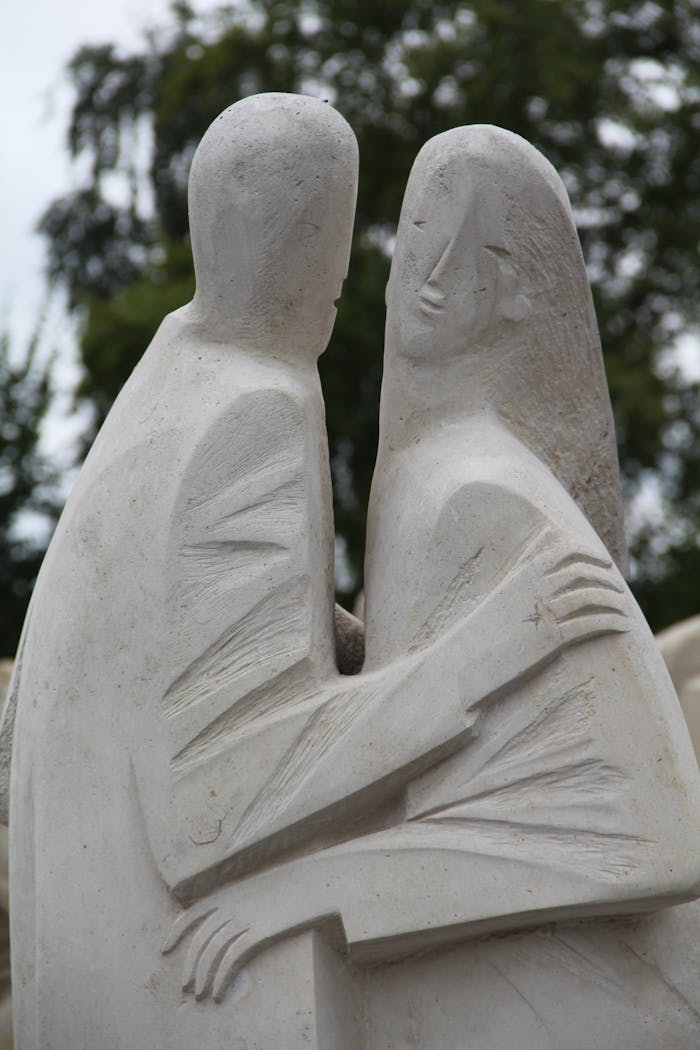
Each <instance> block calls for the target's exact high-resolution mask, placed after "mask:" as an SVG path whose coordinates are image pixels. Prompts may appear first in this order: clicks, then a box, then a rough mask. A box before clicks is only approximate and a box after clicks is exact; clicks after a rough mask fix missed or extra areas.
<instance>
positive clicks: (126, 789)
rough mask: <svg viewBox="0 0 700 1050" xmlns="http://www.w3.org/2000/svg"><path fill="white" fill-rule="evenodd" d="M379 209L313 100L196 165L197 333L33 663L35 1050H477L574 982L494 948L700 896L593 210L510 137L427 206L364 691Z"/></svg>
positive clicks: (390, 409)
mask: <svg viewBox="0 0 700 1050" xmlns="http://www.w3.org/2000/svg"><path fill="white" fill-rule="evenodd" d="M356 178H357V148H356V144H355V140H354V137H353V135H352V132H351V131H350V129H349V128H348V126H347V125H346V124H345V122H344V121H343V120H342V118H341V117H340V116H339V115H338V114H337V113H335V111H333V110H332V109H331V108H330V107H328V106H327V105H324V104H323V103H321V102H319V101H317V100H314V99H311V98H306V97H299V96H285V95H264V96H256V97H253V98H250V99H247V100H245V101H243V102H241V103H238V104H237V105H235V106H233V107H231V109H229V110H227V111H226V112H225V113H223V114H222V115H221V117H219V118H218V120H217V121H215V122H214V124H213V125H212V126H211V128H210V129H209V131H208V132H207V134H206V135H205V137H204V139H203V140H202V143H201V145H200V147H199V149H198V151H197V154H196V156H195V159H194V161H193V166H192V173H191V178H190V221H191V235H192V245H193V253H194V258H195V267H196V272H197V291H196V294H195V297H194V299H193V301H192V303H191V304H189V306H187V307H184V308H183V309H182V310H179V311H177V312H176V313H174V314H172V315H171V316H170V317H169V318H167V319H166V320H165V321H164V323H163V325H162V326H161V328H160V330H159V332H158V333H157V335H156V337H155V339H154V341H153V343H152V345H151V346H150V347H149V349H148V351H147V352H146V354H145V356H144V358H143V360H142V361H141V363H140V365H139V366H138V368H137V369H136V371H135V372H134V375H133V376H132V378H131V380H130V381H129V383H128V384H127V386H126V387H125V388H124V390H123V392H122V394H121V395H120V397H119V399H118V400H117V402H116V404H115V406H114V408H113V410H112V412H111V413H110V416H109V418H108V420H107V422H106V423H105V426H104V427H103V429H102V431H101V433H100V435H99V437H98V439H97V441H96V443H95V445H94V447H93V449H92V451H91V453H90V456H89V457H88V460H87V461H86V464H85V467H84V468H83V471H82V473H81V475H80V478H79V480H78V483H77V485H76V489H75V491H74V493H73V494H72V496H71V499H70V501H69V503H68V506H67V508H66V511H65V512H64V515H63V517H62V520H61V523H60V525H59V527H58V529H57V532H56V536H55V538H54V540H53V542H52V545H51V548H50V550H49V553H48V555H47V558H46V561H45V564H44V567H43V569H42V573H41V576H40V579H39V582H38V584H37V588H36V591H35V596H34V599H33V602H32V610H31V612H30V615H29V617H28V621H27V625H26V627H25V632H24V640H23V642H22V645H21V648H20V653H19V657H18V662H17V670H16V673H15V683H14V686H13V690H12V693H13V697H14V706H15V709H16V716H15V728H14V747H13V759H12V788H11V791H12V829H13V836H14V837H13V851H12V872H11V876H12V880H13V887H14V889H13V895H14V899H13V918H12V922H13V951H14V967H15V977H16V981H15V985H16V1013H17V1022H16V1036H17V1045H18V1046H19V1048H20V1050H30V1048H32V1050H34V1048H35V1050H39V1048H41V1050H45V1048H48V1047H50V1046H51V1047H57V1048H61V1050H63V1048H65V1050H68V1047H71V1048H72V1050H79V1048H85V1050H87V1048H88V1047H90V1048H93V1047H95V1046H99V1047H108V1046H109V1047H114V1048H115V1050H117V1048H119V1050H131V1048H133V1047H134V1046H152V1047H163V1048H166V1047H167V1048H168V1050H180V1048H182V1050H185V1048H191V1047H192V1046H197V1047H201V1048H202V1050H208V1048H212V1050H219V1048H224V1047H228V1046H236V1047H240V1048H243V1047H250V1048H253V1047H258V1048H266V1050H273V1048H276V1047H283V1046H284V1047H285V1048H296V1047H302V1046H303V1047H307V1046H308V1045H312V1046H316V1047H317V1048H318V1050H360V1048H362V1050H374V1048H375V1047H376V1048H377V1050H378V1048H379V1047H380V1046H381V1047H388V1046H397V1047H398V1046H403V1045H407V1044H406V1040H404V1041H403V1042H402V1039H403V1036H401V1035H400V1034H399V1033H400V1032H401V1031H405V1030H406V1024H410V1025H413V1028H414V1030H415V1031H414V1035H413V1036H410V1037H408V1039H409V1042H408V1045H416V1046H417V1045H420V1041H419V1038H418V1035H417V1034H416V1033H417V1032H418V1029H419V1028H420V1029H421V1030H422V1029H425V1030H426V1031H430V1032H432V1034H431V1036H430V1039H431V1040H432V1042H431V1044H430V1045H435V1046H436V1048H437V1047H438V1046H439V1047H440V1048H441V1050H443V1048H444V1050H449V1048H452V1047H455V1050H457V1047H458V1046H461V1045H462V1044H461V1043H459V1042H455V1040H456V1039H458V1038H459V1035H458V1033H459V1031H460V1026H463V1017H462V1014H461V1013H460V1011H461V1010H463V1008H462V1007H460V1008H459V1009H457V1010H456V1013H454V1016H451V1018H450V1019H449V1020H448V1021H447V1022H446V1024H447V1027H446V1028H445V1029H444V1031H442V1032H440V1031H438V1030H437V1029H436V1027H435V1025H436V1023H437V1024H438V1029H439V1027H440V1024H442V1022H439V1021H436V1017H437V1014H436V1013H435V1009H436V1007H435V1005H434V1004H435V1003H439V1000H440V995H441V994H443V993H442V992H440V993H439V994H438V993H437V992H436V994H435V995H434V996H433V999H432V1000H431V1002H433V1006H432V1007H428V1006H427V1005H425V1003H424V1004H423V1005H419V1007H417V1008H419V1012H420V1016H418V1017H416V1016H415V1014H413V1013H412V1011H413V1010H414V1005H415V1004H419V1003H420V1000H421V993H420V991H419V988H420V987H422V988H424V989H428V988H433V989H435V988H436V985H435V980H436V975H439V974H441V973H442V972H443V967H444V965H453V966H454V967H455V973H462V974H463V977H464V974H467V975H468V974H469V973H472V972H476V971H477V970H478V969H479V967H480V966H481V965H482V962H483V960H485V963H484V964H485V965H487V966H489V967H491V968H492V969H493V968H494V967H495V968H496V969H498V967H499V966H501V967H503V966H504V965H505V964H504V962H503V959H502V958H501V955H502V954H503V953H505V954H506V955H507V956H508V958H509V959H511V962H513V960H514V959H517V957H518V953H520V954H521V955H522V953H523V951H526V952H530V955H533V953H534V954H535V955H537V954H538V952H539V955H540V956H542V948H541V944H542V935H541V934H539V933H520V934H517V935H513V937H517V938H520V940H514V939H513V938H512V937H511V938H507V939H506V940H504V941H502V942H499V943H502V944H504V945H505V947H504V948H503V950H502V951H501V949H498V948H494V947H493V942H490V941H487V942H485V946H484V945H479V944H474V945H471V944H468V943H466V942H467V940H468V938H473V937H475V936H477V935H483V934H487V933H491V932H494V931H501V930H521V929H523V928H525V927H528V926H535V925H540V924H542V923H543V922H551V921H553V920H560V921H569V922H571V921H574V920H577V919H580V918H584V917H589V916H594V917H602V916H608V915H613V916H620V915H623V914H625V913H630V912H633V913H638V912H643V911H646V910H649V909H654V908H657V907H659V906H660V905H663V904H667V903H672V902H676V901H680V900H683V899H687V898H690V897H692V896H693V895H694V893H695V891H696V887H697V884H698V882H699V881H700V838H699V836H698V827H697V825H698V816H697V815H696V813H697V802H698V798H699V797H700V782H699V774H698V769H697V765H696V763H695V759H694V757H693V754H692V751H691V748H690V744H689V741H688V736H687V731H686V730H685V727H684V724H683V720H682V715H681V713H680V711H679V709H678V705H677V701H676V699H675V696H674V694H673V690H672V687H671V685H670V681H669V679H668V675H667V673H666V671H665V669H664V666H663V663H662V661H661V659H660V657H659V655H658V653H657V652H656V650H655V648H654V646H653V642H652V641H651V637H650V635H649V631H648V628H647V627H646V625H645V624H644V621H643V619H642V617H641V614H640V613H639V610H638V609H637V608H636V606H635V605H634V602H633V600H632V598H631V596H630V594H629V591H628V590H627V588H626V585H625V584H624V581H623V579H622V576H621V574H620V572H619V570H618V569H617V568H616V567H615V566H614V564H613V560H612V558H611V556H610V555H609V554H608V550H607V549H606V546H605V544H607V547H608V549H609V550H610V551H611V553H612V554H613V555H614V556H615V558H616V559H617V560H618V562H619V563H620V564H622V565H624V541H623V539H622V532H621V510H620V500H619V491H618V484H617V473H616V472H617V465H616V459H615V451H614V441H613V435H612V421H611V415H610V408H609V404H608V400H607V392H606V390H605V384H604V378H603V371H602V363H601V359H600V350H599V347H598V343H597V334H596V329H595V320H594V317H593V312H592V306H591V302H590V296H589V293H588V289H587V285H586V282H585V272H584V270H583V264H582V260H581V256H580V250H579V248H578V242H577V240H576V235H575V231H574V227H573V222H572V219H571V215H570V209H569V206H568V202H567V200H566V195H565V193H564V190H563V187H562V186H561V183H560V182H559V180H558V177H557V176H556V174H555V173H554V171H553V170H552V169H551V168H550V167H549V166H548V165H547V164H546V163H545V162H544V161H543V160H542V158H540V157H539V155H538V154H537V153H536V152H535V151H534V150H533V149H532V148H531V147H529V146H527V145H526V144H525V143H523V142H522V140H520V139H518V138H517V137H515V136H513V135H510V134H508V133H507V132H501V131H498V130H497V129H492V128H479V127H476V128H471V129H457V130H456V131H454V132H451V133H448V134H447V135H445V136H440V137H439V138H437V139H435V140H433V141H432V142H431V143H429V144H428V145H427V146H426V147H425V149H424V150H423V151H422V152H421V154H420V155H419V157H418V159H417V161H416V165H415V167H414V171H413V173H412V176H411V179H410V182H409V186H408V189H407V194H406V200H405V203H404V208H403V211H402V216H401V221H400V225H399V234H398V238H397V249H396V255H395V259H394V263H393V266H392V275H391V279H390V283H389V289H388V319H387V355H386V373H385V381H384V386H383V393H382V416H381V438H380V449H379V456H378V461H377V470H376V473H375V480H374V484H373V491H372V501H371V507H370V523H369V535H368V558H367V566H366V577H367V581H366V582H367V627H366V661H365V665H364V668H363V669H362V671H361V673H359V674H353V675H347V674H345V675H344V674H341V673H340V670H339V669H343V670H356V669H357V665H358V663H359V656H358V654H359V652H360V648H359V639H358V632H357V625H356V624H355V623H354V621H352V620H351V619H348V617H347V616H346V615H344V614H342V613H341V612H337V613H336V615H335V624H336V626H335V628H334V612H333V599H332V594H333V579H332V565H333V559H332V553H333V551H332V546H333V528H332V520H331V501H330V478H329V471H328V460H327V450H326V442H325V433H324V425H323V423H324V421H323V403H322V398H321V393H320V387H319V383H318V375H317V371H316V359H317V357H318V355H319V354H320V353H321V352H322V351H323V349H324V347H325V345H326V343H327V341H328V338H329V335H330V331H331V327H332V322H333V316H334V308H333V304H334V301H335V300H337V298H338V296H339V294H340V288H341V284H342V280H343V277H344V274H345V271H346V268H347V264H348V258H349V245H350V236H351V229H352V219H353V209H354V199H355V192H356ZM601 537H602V539H601ZM406 565H409V566H410V568H411V571H410V573H407V572H406V571H405V566H406ZM12 717H13V716H12V712H10V714H9V715H8V716H7V717H6V720H5V729H4V732H5V739H6V740H7V739H9V736H10V735H11V731H12ZM632 729H633V730H634V732H633V731H632ZM57 899H60V901H61V907H60V909H57V908H56V907H55V902H56V900H57ZM601 931H604V924H603V925H601V923H600V921H599V922H598V924H597V925H596V923H590V924H588V925H587V926H586V928H585V933H584V939H585V937H586V936H590V937H592V938H593V947H592V948H591V949H590V950H591V951H593V952H595V951H596V950H598V949H597V945H598V939H599V938H600V937H601V936H607V934H606V933H604V932H601ZM566 936H567V935H566V933H562V934H561V935H560V940H561V938H565V937H566ZM576 937H577V935H576V933H574V934H571V935H569V940H570V942H574V943H575V942H576ZM462 942H465V943H462ZM452 945H460V946H459V947H457V948H451V946H452ZM523 945H525V946H526V947H525V948H524V947H523ZM509 946H510V947H509ZM428 949H430V950H431V951H433V952H438V951H439V952H442V953H443V956H442V957H441V958H442V961H436V960H435V959H433V960H425V959H419V958H417V957H416V953H417V952H421V953H422V952H425V951H426V950H428ZM450 949H451V951H452V952H455V951H456V952H457V953H458V956H456V957H454V956H450V958H452V962H451V963H450V962H448V963H445V962H444V959H445V958H448V957H447V956H444V952H445V951H448V950H450ZM604 950H605V949H601V951H604ZM570 951H571V952H574V953H575V951H576V948H575V947H574V948H571V949H570ZM560 954H561V953H560ZM564 954H566V953H564ZM497 956H498V958H496V957H497ZM499 959H500V962H499ZM395 960H405V961H402V962H399V963H398V964H396V965H394V966H392V967H388V968H387V966H385V965H384V964H386V963H389V962H393V961H395ZM370 962H371V963H373V964H374V965H375V967H378V969H374V970H368V969H366V968H365V967H366V964H367V963H370ZM513 965H516V963H513ZM548 965H549V964H548V963H547V962H546V961H545V962H541V964H540V968H539V971H537V967H535V970H534V971H533V972H541V973H545V974H547V975H548V973H549V971H548ZM506 969H507V967H506ZM549 969H551V966H550V967H549ZM503 972H505V970H504V971H503ZM59 975H60V979H59ZM397 975H398V978H397ZM461 979H463V978H459V980H461ZM464 979H468V980H471V977H469V976H467V977H466V978H464ZM503 979H504V980H506V981H507V980H508V977H507V976H506V977H505V978H503ZM546 979H547V980H549V976H547V977H546ZM397 980H398V984H397V983H396V982H397ZM399 985H400V987H399ZM410 989H413V991H410ZM444 992H445V994H446V995H447V998H448V1000H449V997H450V995H451V994H452V991H451V989H449V988H446V989H444ZM406 994H408V1000H407V1001H408V1006H407V1007H406V1005H405V1000H406ZM455 1009H456V1007H455ZM406 1010H408V1014H407V1013H406ZM440 1010H442V1006H440V1007H439V1009H438V1013H439V1012H440ZM477 1015H478V1011H477V1012H476V1013H475V1014H474V1016H475V1017H477V1027H478V1026H479V1024H481V1026H482V1028H481V1034H482V1035H483V1026H484V1024H485V1019H484V1017H483V1015H481V1020H480V1021H479V1019H478V1016H477ZM411 1018H412V1019H411ZM674 1023H675V1022H674ZM679 1023H680V1022H679ZM685 1023H686V1019H685V1017H684V1018H683V1020H682V1024H685ZM691 1023H692V1022H691ZM443 1027H444V1026H443ZM667 1030H671V1029H670V1027H669V1026H668V1025H667ZM540 1035H541V1033H540ZM410 1038H413V1040H414V1042H413V1044H411V1043H410ZM392 1040H393V1041H392ZM484 1045H485V1046H487V1045H490V1044H489V1043H485V1044H484ZM494 1045H495V1044H494ZM525 1045H526V1044H525V1043H523V1046H525ZM527 1045H530V1044H527ZM532 1045H533V1046H534V1045H535V1044H534V1043H533V1044H532ZM582 1045H583V1044H582ZM639 1045H641V1043H640V1044H639ZM669 1045H672V1044H670V1043H669ZM673 1045H676V1044H673ZM678 1045H681V1044H678Z"/></svg>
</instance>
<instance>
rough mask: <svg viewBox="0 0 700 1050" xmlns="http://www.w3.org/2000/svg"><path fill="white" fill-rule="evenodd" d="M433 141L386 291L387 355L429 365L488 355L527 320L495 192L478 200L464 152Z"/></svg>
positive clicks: (408, 200) (409, 196)
mask: <svg viewBox="0 0 700 1050" xmlns="http://www.w3.org/2000/svg"><path fill="white" fill-rule="evenodd" d="M437 141H438V142H439V140H437ZM434 142H435V140H433V143H431V144H429V147H428V148H426V150H425V152H424V154H421V155H420V156H419V158H418V160H417V161H416V164H415V165H414V168H413V171H412V173H411V178H410V180H409V184H408V188H407V190H406V196H405V198H404V204H403V208H402V212H401V220H400V223H399V230H398V234H397V241H396V250H395V253H394V259H393V263H392V268H391V275H390V278H389V284H388V286H387V343H388V345H389V347H390V348H391V349H392V350H393V351H395V352H397V353H400V354H401V355H402V356H408V357H410V358H412V359H423V358H425V359H428V358H429V359H430V360H432V361H435V359H436V358H438V359H447V358H453V357H455V356H458V355H464V354H465V353H466V352H468V351H471V352H476V350H477V348H478V346H479V345H481V346H485V347H491V348H492V347H493V346H494V345H495V344H497V343H498V342H499V339H500V337H501V336H502V335H503V334H505V331H511V330H512V329H511V327H510V326H511V325H512V323H513V322H518V321H520V320H522V319H523V318H525V317H526V316H527V315H528V313H529V312H530V300H529V297H528V287H527V286H528V283H529V282H528V280H527V274H526V273H525V272H523V267H522V264H521V261H520V260H519V259H518V254H517V252H515V251H514V250H513V245H512V244H511V243H510V240H509V230H508V213H509V202H508V200H507V199H506V197H505V195H504V194H503V193H502V192H501V191H500V190H499V189H498V187H497V186H495V185H493V184H492V183H491V184H490V185H488V186H487V187H486V188H487V190H488V192H481V191H482V189H483V187H482V185H481V182H482V179H481V177H480V176H481V172H480V171H479V169H478V166H476V167H475V165H474V163H473V157H471V156H470V155H469V152H468V151H467V150H466V149H465V151H464V153H461V154H460V152H459V150H458V149H456V150H453V151H452V152H451V153H447V152H446V151H444V150H442V151H441V150H440V149H436V148H435V147H434ZM431 147H432V148H431Z"/></svg>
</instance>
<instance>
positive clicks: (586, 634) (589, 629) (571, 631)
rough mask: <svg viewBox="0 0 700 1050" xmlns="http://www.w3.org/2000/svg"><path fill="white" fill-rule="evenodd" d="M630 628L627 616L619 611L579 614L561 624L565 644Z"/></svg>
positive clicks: (621, 631) (622, 632) (623, 631)
mask: <svg viewBox="0 0 700 1050" xmlns="http://www.w3.org/2000/svg"><path fill="white" fill-rule="evenodd" d="M628 630H629V624H628V622H627V619H626V617H625V616H624V615H623V614H621V613H619V612H601V613H591V614H590V615H584V616H579V617H577V618H576V619H570V620H567V621H565V622H564V623H563V624H561V627H560V631H561V638H562V642H563V643H564V645H569V644H571V643H572V642H580V641H584V640H585V639H588V638H600V637H601V636H602V635H605V634H624V633H625V632H626V631H628Z"/></svg>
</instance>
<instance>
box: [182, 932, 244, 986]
mask: <svg viewBox="0 0 700 1050" xmlns="http://www.w3.org/2000/svg"><path fill="white" fill-rule="evenodd" d="M244 933H247V930H242V929H241V928H240V926H237V925H236V924H235V923H234V922H233V921H232V920H231V921H229V922H226V923H224V925H223V926H222V927H221V928H220V929H219V930H217V932H216V933H215V934H214V936H213V937H212V938H211V940H210V941H209V943H208V944H207V946H206V948H205V949H204V951H203V952H202V954H201V955H200V957H199V961H198V962H197V970H196V973H195V980H194V995H195V999H205V998H206V997H207V995H209V993H210V992H211V986H212V982H213V980H214V976H215V974H216V970H217V967H218V965H219V963H220V962H221V960H222V959H223V957H224V955H225V953H226V951H227V949H228V948H230V946H231V945H232V944H233V942H234V941H237V940H238V939H239V937H242V936H243V934H244Z"/></svg>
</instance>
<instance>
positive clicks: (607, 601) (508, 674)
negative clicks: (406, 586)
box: [438, 528, 631, 706]
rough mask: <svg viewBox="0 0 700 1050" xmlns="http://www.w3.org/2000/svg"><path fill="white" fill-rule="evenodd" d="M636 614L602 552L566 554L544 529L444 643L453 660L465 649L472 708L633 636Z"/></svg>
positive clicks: (617, 574)
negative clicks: (578, 654)
mask: <svg viewBox="0 0 700 1050" xmlns="http://www.w3.org/2000/svg"><path fill="white" fill-rule="evenodd" d="M630 607H631V599H630V597H629V594H628V592H627V588H626V587H625V584H624V581H623V579H622V577H621V575H620V573H619V572H618V570H617V569H616V568H615V567H614V566H613V563H612V560H611V559H610V558H609V557H607V556H606V555H605V553H604V552H603V551H602V550H592V549H591V550H586V549H584V548H583V547H581V548H579V549H576V550H574V551H571V549H570V548H569V549H568V550H567V549H566V548H565V547H564V545H563V544H562V543H561V541H559V540H558V539H556V538H555V537H554V535H553V532H552V530H551V529H549V528H547V529H545V530H544V531H543V532H541V533H540V534H539V535H538V536H537V538H536V539H535V540H534V541H533V543H531V544H530V545H529V546H528V548H527V549H526V551H525V552H524V554H523V556H522V557H521V559H520V560H519V562H518V564H517V565H516V566H515V567H514V568H513V569H512V570H511V571H510V573H508V575H507V576H506V577H505V579H504V580H503V581H502V582H501V583H500V584H499V586H498V587H497V588H495V590H494V591H493V592H492V593H491V594H490V595H489V596H488V597H487V598H486V599H485V600H484V601H483V602H482V603H481V604H480V605H479V606H478V607H477V608H476V609H475V610H474V612H473V613H472V614H471V615H470V616H468V617H466V618H465V619H464V620H462V621H461V622H460V623H459V624H458V625H456V626H455V628H453V630H452V631H451V632H450V633H449V634H450V636H452V637H450V636H448V637H447V638H446V639H445V642H444V644H445V646H446V648H447V649H448V651H449V650H452V651H453V653H454V650H455V642H456V641H459V642H461V643H462V644H463V646H464V648H463V649H462V650H461V652H462V659H463V661H464V665H465V666H464V675H465V680H466V676H467V675H468V680H469V694H470V695H469V696H468V698H466V699H467V706H471V705H472V704H473V703H475V702H478V701H479V700H480V699H483V698H485V697H486V696H488V695H490V694H492V693H493V692H495V691H497V690H498V689H501V688H503V687H505V686H507V685H509V684H511V683H513V682H516V681H517V680H518V679H519V678H521V677H524V676H526V675H528V674H531V673H532V672H533V671H535V670H537V669H538V668H539V667H541V666H542V665H543V664H545V663H547V662H548V661H550V660H552V659H554V657H556V656H557V654H558V653H560V652H561V651H562V650H563V649H565V648H566V647H567V646H570V645H573V644H575V643H577V642H583V641H586V640H587V639H591V638H596V637H599V636H601V635H606V634H619V633H623V632H625V631H627V630H628V629H629V620H628V614H629V609H630ZM439 644H440V643H438V647H439ZM452 659H454V655H453V656H452Z"/></svg>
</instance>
